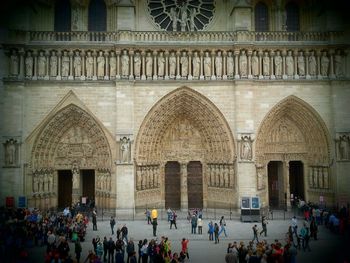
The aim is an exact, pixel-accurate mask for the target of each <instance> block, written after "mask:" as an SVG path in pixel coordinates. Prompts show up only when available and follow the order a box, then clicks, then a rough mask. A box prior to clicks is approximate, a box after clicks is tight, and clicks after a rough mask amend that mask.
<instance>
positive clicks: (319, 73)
mask: <svg viewBox="0 0 350 263" xmlns="http://www.w3.org/2000/svg"><path fill="white" fill-rule="evenodd" d="M321 55H322V52H321V50H319V49H318V50H316V60H317V78H318V79H323V77H322V75H321Z"/></svg>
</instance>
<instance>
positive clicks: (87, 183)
mask: <svg viewBox="0 0 350 263" xmlns="http://www.w3.org/2000/svg"><path fill="white" fill-rule="evenodd" d="M81 175H82V177H83V193H82V194H83V195H82V196H84V197H88V199H89V200H92V199H95V170H81ZM105 190H106V189H105Z"/></svg>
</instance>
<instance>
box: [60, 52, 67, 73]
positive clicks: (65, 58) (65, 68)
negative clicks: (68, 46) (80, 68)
mask: <svg viewBox="0 0 350 263" xmlns="http://www.w3.org/2000/svg"><path fill="white" fill-rule="evenodd" d="M61 73H62V74H61V75H62V77H68V75H69V57H68V52H67V51H63V56H62V72H61Z"/></svg>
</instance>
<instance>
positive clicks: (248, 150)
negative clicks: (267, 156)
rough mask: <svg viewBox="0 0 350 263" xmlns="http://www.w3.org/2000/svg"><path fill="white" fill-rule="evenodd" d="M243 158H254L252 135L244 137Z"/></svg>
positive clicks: (242, 145)
mask: <svg viewBox="0 0 350 263" xmlns="http://www.w3.org/2000/svg"><path fill="white" fill-rule="evenodd" d="M241 159H242V160H251V159H252V146H251V141H250V137H248V136H244V137H242V144H241Z"/></svg>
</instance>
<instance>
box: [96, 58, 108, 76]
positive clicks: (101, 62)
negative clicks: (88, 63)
mask: <svg viewBox="0 0 350 263" xmlns="http://www.w3.org/2000/svg"><path fill="white" fill-rule="evenodd" d="M105 63H106V61H105V57H104V56H103V53H102V51H100V52H99V55H98V57H97V77H98V78H99V79H102V78H103V77H104V76H105Z"/></svg>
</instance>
